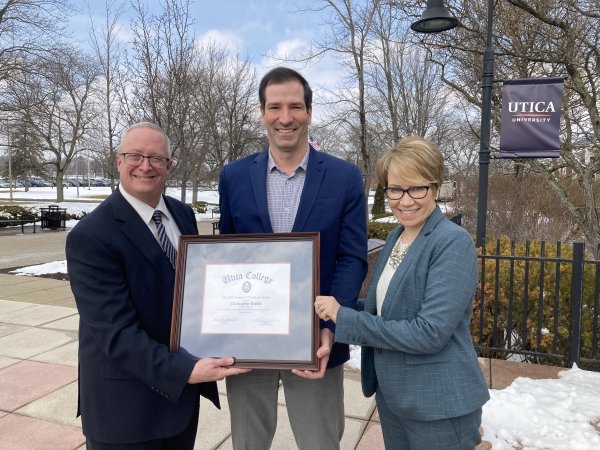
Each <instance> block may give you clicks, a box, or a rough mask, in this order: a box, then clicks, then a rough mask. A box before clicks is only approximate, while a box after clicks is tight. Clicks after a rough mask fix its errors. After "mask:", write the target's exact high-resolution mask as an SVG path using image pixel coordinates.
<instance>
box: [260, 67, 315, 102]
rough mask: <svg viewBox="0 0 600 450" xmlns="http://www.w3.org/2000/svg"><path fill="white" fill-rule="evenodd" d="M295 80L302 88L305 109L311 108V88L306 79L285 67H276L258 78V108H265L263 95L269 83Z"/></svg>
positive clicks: (265, 100)
mask: <svg viewBox="0 0 600 450" xmlns="http://www.w3.org/2000/svg"><path fill="white" fill-rule="evenodd" d="M293 80H297V81H299V82H300V84H301V85H302V87H303V88H304V105H305V106H306V109H307V111H310V109H311V108H312V89H311V88H310V86H309V84H308V81H306V79H305V78H304V77H303V76H302V75H300V74H299V73H298V72H296V71H295V70H293V69H289V68H287V67H276V68H274V69H272V70H270V71H269V72H267V73H266V74H265V76H264V77H262V80H260V86H259V88H258V100H259V101H260V108H261V109H262V110H264V109H265V104H266V102H267V98H266V96H265V90H266V89H267V86H268V85H270V84H280V83H285V82H286V81H293Z"/></svg>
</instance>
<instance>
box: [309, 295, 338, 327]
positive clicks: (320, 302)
mask: <svg viewBox="0 0 600 450" xmlns="http://www.w3.org/2000/svg"><path fill="white" fill-rule="evenodd" d="M338 309H340V304H339V303H338V302H337V300H336V299H335V297H331V296H329V295H319V296H317V299H316V300H315V312H316V313H317V315H318V316H319V317H320V318H321V319H323V320H332V321H333V323H336V320H337V312H338Z"/></svg>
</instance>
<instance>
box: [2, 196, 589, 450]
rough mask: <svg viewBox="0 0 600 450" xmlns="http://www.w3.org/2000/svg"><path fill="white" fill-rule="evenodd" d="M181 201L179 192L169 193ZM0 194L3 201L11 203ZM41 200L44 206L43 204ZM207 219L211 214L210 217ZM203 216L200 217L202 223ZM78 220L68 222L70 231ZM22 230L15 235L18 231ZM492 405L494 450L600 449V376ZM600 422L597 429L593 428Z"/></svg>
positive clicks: (355, 363)
mask: <svg viewBox="0 0 600 450" xmlns="http://www.w3.org/2000/svg"><path fill="white" fill-rule="evenodd" d="M108 193H110V188H101V187H92V188H90V189H87V188H80V191H79V198H78V197H77V190H76V189H75V188H69V189H66V190H65V198H66V199H68V200H71V201H66V202H62V203H59V204H58V205H59V206H60V207H62V208H67V211H68V212H69V213H76V212H79V211H88V212H89V211H91V210H93V209H94V208H95V207H96V206H97V203H83V202H78V201H77V200H78V199H79V200H84V199H85V197H86V196H90V197H91V196H93V195H99V194H108ZM168 193H169V194H170V195H172V196H174V197H176V198H179V193H178V192H176V191H175V190H173V191H170V192H168ZM55 195H56V194H55V192H54V190H53V188H31V189H30V192H28V193H25V192H23V189H18V190H17V191H15V192H14V196H15V198H17V197H18V198H23V199H29V200H30V201H31V202H32V203H27V204H24V206H30V207H31V206H38V207H39V206H43V207H46V206H47V205H48V204H49V203H51V202H52V199H53V198H54V196H55ZM8 196H9V194H8V191H7V190H3V191H0V200H2V199H7V198H8ZM198 200H204V201H207V202H209V203H218V194H217V193H216V192H214V191H208V192H202V193H199V194H198ZM38 201H39V203H38ZM207 216H210V214H208V215H207ZM202 217H203V216H202V215H199V216H198V217H197V218H198V219H201V218H202ZM76 223H77V221H68V222H67V228H71V227H73V226H75V225H76ZM19 230H20V228H19V227H18V230H17V231H16V232H19ZM66 270H67V269H66V261H54V262H50V263H47V264H41V265H38V266H30V267H24V268H20V269H18V270H16V271H14V273H15V274H18V275H23V276H37V275H41V274H44V273H66ZM348 365H349V366H350V367H352V368H355V369H360V347H353V348H352V351H351V359H350V361H349V363H348ZM490 397H491V399H490V401H488V402H487V403H486V404H485V405H484V407H483V419H482V427H483V432H484V434H483V439H484V440H486V441H488V442H491V443H492V449H493V450H512V449H513V448H515V447H518V446H521V447H522V448H523V450H597V449H600V373H597V372H591V371H586V370H581V369H579V368H577V367H573V368H571V369H569V370H565V371H562V372H561V373H560V374H559V378H558V379H545V380H533V379H529V378H517V379H515V380H514V382H513V383H512V384H511V385H510V386H508V387H507V388H505V389H500V390H499V389H490ZM596 423H598V424H599V425H598V427H597V428H596V429H594V427H593V425H592V424H596Z"/></svg>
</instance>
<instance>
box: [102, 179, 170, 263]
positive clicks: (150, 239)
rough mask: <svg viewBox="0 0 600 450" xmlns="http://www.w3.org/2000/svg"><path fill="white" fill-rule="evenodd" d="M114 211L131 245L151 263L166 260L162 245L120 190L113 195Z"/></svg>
mask: <svg viewBox="0 0 600 450" xmlns="http://www.w3.org/2000/svg"><path fill="white" fill-rule="evenodd" d="M111 198H112V199H113V211H114V213H115V219H116V220H118V221H119V222H120V223H121V231H122V232H123V234H124V235H125V236H126V237H127V239H129V240H130V241H131V243H132V244H133V245H134V246H135V247H136V248H137V249H138V250H139V251H140V252H141V253H142V254H143V255H144V256H145V257H146V258H147V259H148V260H149V261H150V262H152V263H153V262H156V261H161V260H162V259H164V260H165V262H168V261H169V260H168V258H164V252H163V250H162V248H161V247H160V244H159V243H158V242H157V240H156V239H155V238H154V236H153V235H152V233H151V232H150V230H149V229H148V226H147V225H146V224H145V223H144V222H143V221H142V219H141V217H140V216H139V214H138V213H137V212H136V211H135V209H133V207H132V206H131V205H130V204H129V203H128V202H127V200H125V198H124V197H123V196H122V195H121V192H120V191H119V189H116V190H115V192H114V193H113V194H112V196H111ZM169 266H170V263H169Z"/></svg>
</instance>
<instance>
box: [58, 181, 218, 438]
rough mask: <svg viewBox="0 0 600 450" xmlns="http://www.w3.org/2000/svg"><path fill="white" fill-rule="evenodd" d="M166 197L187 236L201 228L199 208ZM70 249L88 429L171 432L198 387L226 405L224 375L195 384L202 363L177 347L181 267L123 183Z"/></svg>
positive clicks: (91, 432) (147, 434)
mask: <svg viewBox="0 0 600 450" xmlns="http://www.w3.org/2000/svg"><path fill="white" fill-rule="evenodd" d="M164 199H165V203H166V205H167V207H168V209H169V212H170V213H171V214H172V216H173V217H174V218H175V222H176V223H177V226H178V227H179V229H180V231H181V234H197V225H196V220H195V217H194V214H193V211H192V210H191V208H190V207H189V206H186V205H184V204H183V203H181V202H179V201H177V200H175V199H173V198H170V197H164ZM66 254H67V267H68V272H69V278H70V281H71V289H72V290H73V294H74V296H75V301H76V303H77V309H78V310H79V315H80V323H79V411H80V412H81V419H82V424H83V432H84V434H85V435H86V436H88V437H89V438H91V439H94V440H96V441H100V442H105V443H132V442H142V441H146V440H151V439H158V438H162V437H168V436H173V435H176V434H178V433H179V432H181V431H183V429H184V428H185V427H186V426H187V424H188V423H189V421H190V419H191V415H192V413H193V410H194V407H195V405H196V402H197V401H198V395H199V394H202V395H205V396H207V397H208V398H210V399H211V400H212V401H213V402H214V403H215V404H216V405H217V406H218V403H219V399H218V393H217V388H216V383H214V382H213V383H203V384H200V385H189V384H187V380H188V378H189V376H190V374H191V372H192V369H193V367H194V364H195V361H194V360H193V359H191V358H188V357H185V356H183V355H179V354H174V353H170V352H169V349H168V343H169V335H170V329H171V309H172V305H173V289H174V278H175V273H174V270H173V268H172V266H171V264H170V262H169V260H168V258H167V256H166V255H165V253H164V252H163V251H162V249H161V247H160V245H159V243H158V242H157V240H156V238H155V237H154V236H153V235H152V233H151V231H150V230H149V229H148V226H147V225H146V224H145V223H143V221H142V219H141V218H140V216H139V215H138V213H137V212H136V211H135V210H134V209H133V207H132V206H131V205H130V204H129V203H128V202H127V201H126V200H125V198H124V197H123V196H122V194H121V193H120V192H119V190H118V189H117V190H116V191H115V192H114V193H113V194H112V195H111V196H110V197H108V198H107V199H106V200H105V201H104V202H102V204H100V205H99V206H98V207H97V208H96V209H95V210H94V211H93V212H92V213H91V214H89V215H88V216H86V217H85V218H83V219H82V220H81V221H80V222H79V224H77V225H76V226H75V227H74V228H73V230H71V232H70V233H69V235H68V237H67V244H66Z"/></svg>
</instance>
